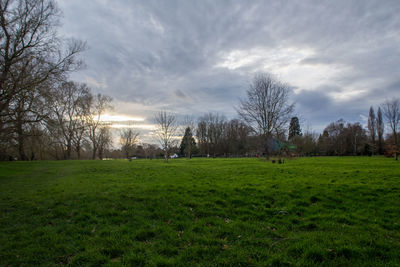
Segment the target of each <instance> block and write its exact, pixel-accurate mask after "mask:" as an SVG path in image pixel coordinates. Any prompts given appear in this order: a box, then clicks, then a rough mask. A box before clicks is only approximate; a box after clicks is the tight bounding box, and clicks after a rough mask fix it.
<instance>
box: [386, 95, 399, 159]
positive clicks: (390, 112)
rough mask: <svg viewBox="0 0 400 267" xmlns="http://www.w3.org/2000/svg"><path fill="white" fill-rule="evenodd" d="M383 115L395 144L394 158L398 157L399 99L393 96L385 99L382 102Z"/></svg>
mask: <svg viewBox="0 0 400 267" xmlns="http://www.w3.org/2000/svg"><path fill="white" fill-rule="evenodd" d="M382 109H383V115H384V116H385V118H386V121H387V122H388V124H389V127H390V129H391V130H392V134H393V138H394V146H395V148H396V149H395V150H396V152H395V158H396V160H397V159H398V152H397V151H398V150H399V143H398V134H399V133H398V130H399V127H400V125H399V123H400V99H399V98H393V99H392V100H386V101H385V102H384V103H383V104H382Z"/></svg>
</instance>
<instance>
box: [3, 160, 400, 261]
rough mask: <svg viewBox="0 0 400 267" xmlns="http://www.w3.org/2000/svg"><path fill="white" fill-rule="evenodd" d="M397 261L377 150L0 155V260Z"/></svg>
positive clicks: (398, 217)
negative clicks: (278, 157)
mask: <svg viewBox="0 0 400 267" xmlns="http://www.w3.org/2000/svg"><path fill="white" fill-rule="evenodd" d="M59 264H61V265H62V264H70V265H84V266H85V265H94V266H96V265H101V264H106V265H116V266H119V265H127V266H139V265H150V266H156V265H157V266H162V265H171V266H177V265H181V266H190V265H192V266H214V265H235V266H239V265H241V266H251V265H260V266H265V265H272V266H286V265H288V266H291V265H294V266H313V265H315V266H321V265H327V266H399V265H400V163H399V162H395V161H394V160H393V159H386V158H366V157H359V158H352V157H343V158H328V157H326V158H302V159H295V160H289V161H286V163H285V164H282V165H278V164H272V163H270V162H265V161H263V160H260V159H192V160H186V159H177V160H171V161H170V163H168V164H165V163H163V162H162V161H161V160H137V161H132V162H129V161H124V160H116V161H57V162H56V161H52V162H9V163H6V162H4V163H0V265H1V266H7V265H12V266H15V265H59Z"/></svg>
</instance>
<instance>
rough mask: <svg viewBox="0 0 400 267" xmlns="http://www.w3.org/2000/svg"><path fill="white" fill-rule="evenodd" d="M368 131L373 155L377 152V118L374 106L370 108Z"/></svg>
mask: <svg viewBox="0 0 400 267" xmlns="http://www.w3.org/2000/svg"><path fill="white" fill-rule="evenodd" d="M368 131H369V138H370V141H371V152H372V155H373V154H374V152H375V140H376V118H375V111H374V108H373V107H372V106H371V107H370V108H369V116H368Z"/></svg>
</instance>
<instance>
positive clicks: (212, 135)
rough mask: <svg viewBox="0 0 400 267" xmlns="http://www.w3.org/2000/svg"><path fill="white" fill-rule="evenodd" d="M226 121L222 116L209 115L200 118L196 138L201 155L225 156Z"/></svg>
mask: <svg viewBox="0 0 400 267" xmlns="http://www.w3.org/2000/svg"><path fill="white" fill-rule="evenodd" d="M226 125H227V122H226V119H225V117H224V116H222V115H220V114H213V113H208V114H205V115H203V116H202V117H200V118H199V122H198V124H197V131H196V136H197V139H198V144H199V149H200V153H202V154H207V156H210V155H213V156H216V155H217V154H223V153H224V152H223V141H224V135H225V131H226Z"/></svg>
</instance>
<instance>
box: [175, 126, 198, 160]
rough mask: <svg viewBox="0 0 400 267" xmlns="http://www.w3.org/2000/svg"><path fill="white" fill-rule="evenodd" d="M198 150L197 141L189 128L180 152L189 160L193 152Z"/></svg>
mask: <svg viewBox="0 0 400 267" xmlns="http://www.w3.org/2000/svg"><path fill="white" fill-rule="evenodd" d="M195 149H196V141H195V140H194V137H193V133H192V130H191V129H190V127H187V128H186V130H185V135H184V136H183V138H182V142H181V145H180V147H179V152H180V154H181V155H184V156H186V157H188V158H192V155H193V152H194V151H195Z"/></svg>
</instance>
